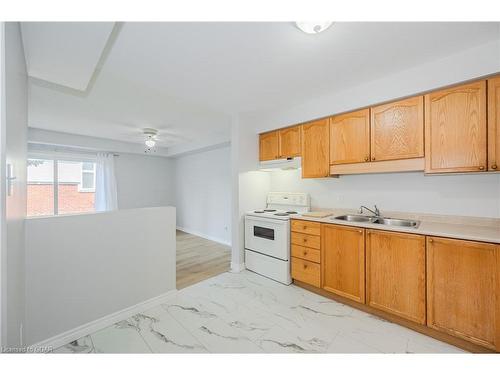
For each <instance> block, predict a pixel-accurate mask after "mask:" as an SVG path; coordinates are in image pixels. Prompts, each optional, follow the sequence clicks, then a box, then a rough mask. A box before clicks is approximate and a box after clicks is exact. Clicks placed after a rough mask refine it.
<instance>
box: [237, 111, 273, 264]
mask: <svg viewBox="0 0 500 375" xmlns="http://www.w3.org/2000/svg"><path fill="white" fill-rule="evenodd" d="M246 120H247V121H246V122H243V121H242V118H241V117H239V116H233V119H232V127H231V185H232V207H231V221H232V228H233V231H232V247H231V269H232V270H233V271H235V272H238V271H240V270H241V269H243V268H244V263H245V260H244V257H245V256H244V250H245V246H244V238H245V236H244V215H245V212H247V211H250V210H253V209H255V208H256V207H263V206H264V205H265V202H266V195H267V193H268V192H269V191H270V181H271V180H270V174H269V173H267V172H261V171H256V170H255V169H256V168H257V166H258V163H259V141H258V139H259V138H258V135H257V133H256V132H255V131H254V130H253V129H252V127H251V126H248V125H249V124H251V123H252V121H251V119H250V118H246ZM245 125H246V126H245Z"/></svg>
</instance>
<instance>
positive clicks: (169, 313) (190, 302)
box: [53, 271, 463, 353]
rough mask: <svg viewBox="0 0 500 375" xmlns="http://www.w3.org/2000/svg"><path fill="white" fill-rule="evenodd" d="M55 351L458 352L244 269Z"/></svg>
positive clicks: (217, 277)
mask: <svg viewBox="0 0 500 375" xmlns="http://www.w3.org/2000/svg"><path fill="white" fill-rule="evenodd" d="M53 353H463V351H462V350H461V349H458V348H456V347H454V346H451V345H449V344H446V343H443V342H440V341H438V340H435V339H432V338H430V337H427V336H424V335H421V334H419V333H417V332H414V331H412V330H410V329H407V328H404V327H401V326H398V325H396V324H393V323H390V322H388V321H385V320H383V319H380V318H378V317H376V316H373V315H371V314H367V313H365V312H362V311H359V310H356V309H353V308H351V307H349V306H346V305H343V304H341V303H338V302H335V301H332V300H330V299H327V298H325V297H322V296H319V295H316V294H314V293H311V292H309V291H306V290H304V289H302V288H299V287H296V286H294V285H291V286H285V285H281V284H279V283H277V282H274V281H272V280H270V279H267V278H265V277H262V276H260V275H257V274H255V273H252V272H250V271H244V272H241V273H229V272H226V273H223V274H220V275H217V276H215V277H212V278H210V279H207V280H204V281H202V282H199V283H197V284H194V285H191V286H189V287H187V288H185V289H182V290H180V291H179V292H178V293H177V294H176V295H175V296H173V297H172V298H171V299H169V300H168V301H167V302H165V303H163V304H161V305H159V306H156V307H154V308H152V309H149V310H147V311H144V312H143V313H141V314H137V315H134V316H131V317H130V318H129V319H127V320H123V321H121V322H119V323H116V324H114V325H112V326H110V327H107V328H105V329H102V330H100V331H98V332H95V333H92V334H90V335H88V336H85V337H82V338H80V339H79V340H76V341H74V342H72V343H70V344H68V345H65V346H63V347H60V348H58V349H56V350H54V351H53Z"/></svg>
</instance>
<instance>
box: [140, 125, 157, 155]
mask: <svg viewBox="0 0 500 375" xmlns="http://www.w3.org/2000/svg"><path fill="white" fill-rule="evenodd" d="M143 132H144V137H145V139H144V144H145V145H146V147H147V149H146V151H144V152H151V151H152V149H153V148H154V147H155V145H156V136H157V134H158V130H156V129H152V128H145V129H143Z"/></svg>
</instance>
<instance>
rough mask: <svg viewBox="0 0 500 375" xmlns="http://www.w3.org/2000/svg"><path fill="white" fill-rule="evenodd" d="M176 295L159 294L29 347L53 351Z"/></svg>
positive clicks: (174, 293) (169, 293) (171, 292)
mask: <svg viewBox="0 0 500 375" xmlns="http://www.w3.org/2000/svg"><path fill="white" fill-rule="evenodd" d="M176 294H177V289H174V290H171V291H168V292H167V293H164V294H161V295H159V296H157V297H153V298H150V299H148V300H146V301H143V302H139V303H138V304H136V305H133V306H130V307H127V308H125V309H123V310H120V311H117V312H114V313H111V314H108V315H106V316H103V317H102V318H99V319H96V320H94V321H92V322H89V323H85V324H83V325H81V326H79V327H76V328H73V329H70V330H68V331H66V332H63V333H60V334H58V335H56V336H53V337H51V338H48V339H46V340H43V341H40V342H37V343H36V344H33V345H30V346H29V347H30V348H33V347H52V348H54V349H56V348H59V347H61V346H63V345H66V344H68V343H70V342H72V341H75V340H77V339H79V338H81V337H83V336H86V335H90V334H92V333H94V332H96V331H99V330H101V329H103V328H106V327H109V326H110V325H112V324H115V323H118V322H119V321H121V320H124V319H128V318H130V317H131V316H133V315H135V314H138V313H140V312H142V311H144V310H147V309H150V308H152V307H155V306H157V305H158V304H160V303H163V302H165V301H167V300H169V299H170V298H172V297H174V296H175V295H176Z"/></svg>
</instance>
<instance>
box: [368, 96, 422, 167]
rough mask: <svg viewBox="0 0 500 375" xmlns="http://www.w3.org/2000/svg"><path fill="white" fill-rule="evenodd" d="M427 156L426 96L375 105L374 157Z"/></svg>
mask: <svg viewBox="0 0 500 375" xmlns="http://www.w3.org/2000/svg"><path fill="white" fill-rule="evenodd" d="M423 156H424V97H423V96H417V97H414V98H409V99H404V100H400V101H397V102H393V103H388V104H384V105H379V106H377V107H372V108H371V160H372V161H382V160H394V159H411V158H421V157H423Z"/></svg>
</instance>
